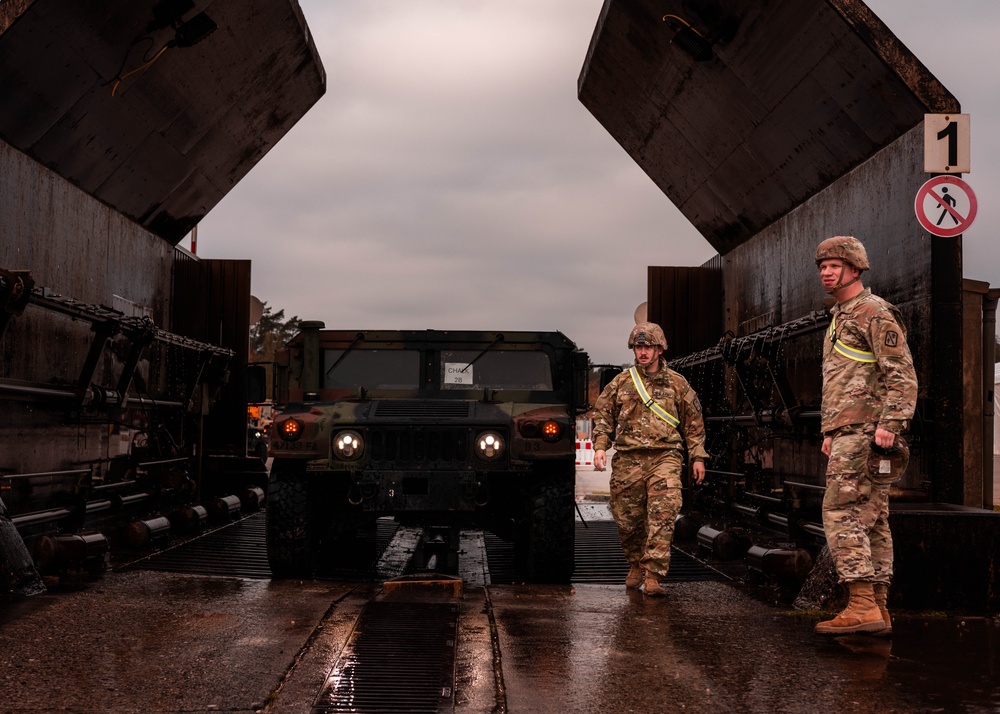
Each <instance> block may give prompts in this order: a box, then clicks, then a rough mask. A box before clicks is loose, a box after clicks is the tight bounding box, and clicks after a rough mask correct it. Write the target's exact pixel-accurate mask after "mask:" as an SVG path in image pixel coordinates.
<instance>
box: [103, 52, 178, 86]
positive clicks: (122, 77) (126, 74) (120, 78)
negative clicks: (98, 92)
mask: <svg viewBox="0 0 1000 714" xmlns="http://www.w3.org/2000/svg"><path fill="white" fill-rule="evenodd" d="M169 48H170V45H169V44H167V45H164V46H163V47H162V48H161V49H160V51H159V52H157V53H156V56H155V57H153V59H151V60H149V62H147V63H146V64H144V65H140V66H138V67H136V68H135V69H131V70H129V71H128V72H126V73H125V74H123V75H122V76H121V77H119V78H118V81H117V82H115V86H114V87H112V88H111V96H112V97H113V96H115V92H116V91H117V90H118V85H119V84H121V83H122V80H123V79H125V78H126V77H128V76H129V75H130V74H135V73H136V72H138V71H139V70H143V69H146V67H148V66H149V65H151V64H153V62H155V61H156V60H158V59H160V55H162V54H163V53H164V52H166V51H167V50H168V49H169Z"/></svg>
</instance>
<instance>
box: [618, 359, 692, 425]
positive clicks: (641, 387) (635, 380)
mask: <svg viewBox="0 0 1000 714" xmlns="http://www.w3.org/2000/svg"><path fill="white" fill-rule="evenodd" d="M628 373H629V374H630V375H632V384H634V385H635V388H636V390H637V391H638V392H639V399H641V400H642V403H643V404H644V405H645V406H646V408H647V409H649V411H651V412H653V414H655V415H656V416H658V417H660V419H662V420H663V421H665V422H667V424H669V425H670V426H672V427H673V428H675V429H676V428H677V427H678V426H680V424H681V420H680V419H678V418H677V417H675V416H674V415H673V414H671V413H670V412H668V411H667V410H666V409H664V408H663V407H661V406H660V405H659V404H657V403H656V402H654V401H653V398H652V397H651V396H649V392H647V391H646V385H645V384H643V383H642V377H640V376H639V370H637V369H636V368H635V367H631V368H630V369H629V371H628Z"/></svg>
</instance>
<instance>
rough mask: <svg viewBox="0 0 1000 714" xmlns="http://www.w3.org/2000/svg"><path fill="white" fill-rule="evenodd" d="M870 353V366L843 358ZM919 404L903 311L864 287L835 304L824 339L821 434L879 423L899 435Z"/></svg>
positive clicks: (879, 425) (877, 424) (866, 363)
mask: <svg viewBox="0 0 1000 714" xmlns="http://www.w3.org/2000/svg"><path fill="white" fill-rule="evenodd" d="M837 343H840V345H841V349H844V350H846V351H852V350H857V351H860V352H862V353H868V354H870V355H871V356H870V357H868V359H869V360H871V361H868V362H861V361H858V360H856V359H851V358H850V357H847V356H845V355H843V354H842V353H841V352H840V351H838V350H837ZM916 405H917V373H916V370H914V368H913V357H912V356H911V355H910V348H909V346H908V345H907V343H906V331H905V330H904V329H903V325H902V320H901V319H900V314H899V310H898V309H896V307H895V306H893V305H891V304H889V303H887V302H886V301H885V300H883V299H882V298H880V297H878V296H877V295H872V291H871V290H869V289H868V288H865V289H864V290H863V291H862V292H861V293H859V294H858V295H857V296H855V297H853V298H851V299H850V300H848V301H847V302H846V303H844V304H842V305H841V304H837V305H834V307H833V311H832V319H831V328H830V329H828V330H827V332H826V336H825V339H824V340H823V416H822V420H823V421H822V426H821V428H822V431H823V433H824V434H828V433H830V432H831V431H833V430H834V429H837V428H839V427H842V426H847V425H849V424H875V425H876V426H878V427H881V428H882V429H886V430H888V431H891V432H893V433H895V434H899V433H901V432H903V431H905V430H906V428H907V426H908V422H909V420H910V419H911V418H912V417H913V412H914V409H915V408H916Z"/></svg>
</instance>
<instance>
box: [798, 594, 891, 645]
mask: <svg viewBox="0 0 1000 714" xmlns="http://www.w3.org/2000/svg"><path fill="white" fill-rule="evenodd" d="M848 588H850V591H851V597H850V600H849V601H848V603H847V607H845V608H844V609H843V610H842V611H841V613H840V614H839V615H837V616H836V617H835V618H833V619H832V620H826V621H825V622H821V623H819V624H818V625H816V628H815V632H816V634H819V635H846V634H848V633H851V632H879V631H881V630H884V629H885V621H884V620H883V619H882V613H881V612H879V609H878V605H876V604H875V592H874V590H873V589H872V584H871V583H857V582H855V583H848Z"/></svg>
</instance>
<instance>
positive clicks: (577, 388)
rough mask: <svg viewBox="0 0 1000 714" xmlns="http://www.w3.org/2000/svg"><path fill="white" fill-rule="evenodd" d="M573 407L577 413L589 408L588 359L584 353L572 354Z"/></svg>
mask: <svg viewBox="0 0 1000 714" xmlns="http://www.w3.org/2000/svg"><path fill="white" fill-rule="evenodd" d="M572 360H573V407H574V409H575V410H576V411H577V412H581V411H585V410H586V409H587V408H588V407H589V406H590V379H589V377H590V358H589V357H588V356H587V353H586V352H574V353H573V357H572Z"/></svg>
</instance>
